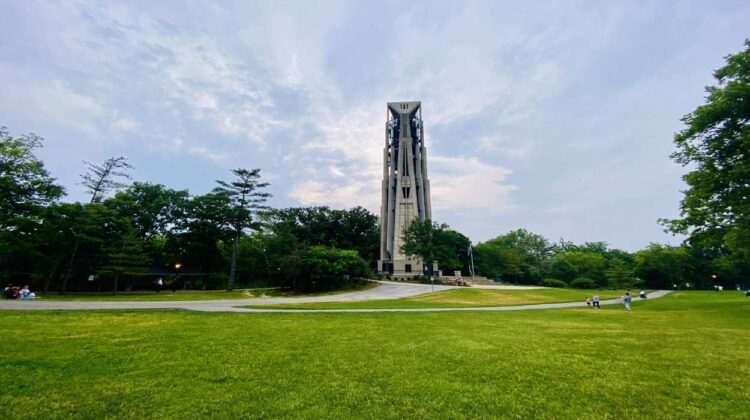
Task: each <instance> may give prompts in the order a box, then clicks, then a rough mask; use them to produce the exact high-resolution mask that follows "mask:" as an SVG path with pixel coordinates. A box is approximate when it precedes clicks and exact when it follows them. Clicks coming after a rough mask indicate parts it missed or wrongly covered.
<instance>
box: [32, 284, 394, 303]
mask: <svg viewBox="0 0 750 420" xmlns="http://www.w3.org/2000/svg"><path fill="white" fill-rule="evenodd" d="M378 286H379V284H378V283H374V282H371V283H366V284H364V285H356V286H352V287H350V288H346V289H339V290H335V291H330V292H322V293H295V292H291V291H282V290H279V289H238V290H233V291H231V292H227V291H226V290H179V289H178V290H177V291H175V292H173V291H172V289H169V288H166V289H163V290H162V291H161V292H159V293H157V292H155V291H143V290H142V291H135V292H119V293H117V294H116V295H115V294H112V293H111V292H110V293H107V292H104V293H75V292H69V293H66V294H64V295H61V294H59V293H56V292H54V293H48V294H40V295H39V300H54V301H113V302H117V301H170V300H174V301H187V300H193V301H194V300H223V299H251V298H263V297H298V296H299V297H309V296H322V295H332V294H339V293H351V292H356V291H360V290H367V289H372V288H374V287H378Z"/></svg>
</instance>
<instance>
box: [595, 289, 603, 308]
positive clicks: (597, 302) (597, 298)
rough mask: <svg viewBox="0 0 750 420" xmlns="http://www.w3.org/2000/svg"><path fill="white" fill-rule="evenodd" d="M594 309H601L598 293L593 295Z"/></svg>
mask: <svg viewBox="0 0 750 420" xmlns="http://www.w3.org/2000/svg"><path fill="white" fill-rule="evenodd" d="M594 308H596V309H601V306H599V293H594Z"/></svg>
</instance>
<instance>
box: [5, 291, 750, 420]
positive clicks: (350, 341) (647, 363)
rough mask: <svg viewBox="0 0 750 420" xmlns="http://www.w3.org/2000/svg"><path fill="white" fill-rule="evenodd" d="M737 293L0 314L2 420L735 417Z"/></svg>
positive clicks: (746, 372) (746, 303)
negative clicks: (397, 307) (361, 309)
mask: <svg viewBox="0 0 750 420" xmlns="http://www.w3.org/2000/svg"><path fill="white" fill-rule="evenodd" d="M749 317H750V299H748V298H745V297H744V296H742V295H741V294H740V293H734V292H721V293H715V292H677V293H674V294H672V295H669V296H666V297H664V298H661V299H658V300H653V301H645V302H644V301H636V302H635V304H634V306H633V312H632V313H627V312H625V310H624V309H623V308H622V306H621V305H614V306H603V307H602V310H601V311H595V310H591V309H586V308H581V309H564V310H539V311H520V312H497V313H492V312H457V313H335V314H334V313H318V314H294V313H292V314H289V313H280V314H252V313H244V314H237V313H192V312H181V311H112V312H94V311H75V312H74V311H71V312H63V311H60V312H12V311H5V312H0V329H2V331H3V335H2V338H1V339H0V355H1V357H0V407H2V409H0V417H2V418H61V417H76V418H105V417H106V418H196V417H214V418H230V417H231V418H240V417H242V418H261V417H263V418H279V417H282V418H283V417H286V418H291V417H303V418H466V417H482V418H487V417H496V418H659V419H664V418H680V419H684V418H701V419H704V418H748V413H750V393H749V392H748V389H750V363H748V361H749V360H750V334H749V333H750V326H749V325H748V322H747V320H748V319H750V318H749Z"/></svg>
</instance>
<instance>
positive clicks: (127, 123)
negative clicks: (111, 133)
mask: <svg viewBox="0 0 750 420" xmlns="http://www.w3.org/2000/svg"><path fill="white" fill-rule="evenodd" d="M139 125H140V124H138V121H136V120H134V119H132V118H128V117H123V118H120V119H118V120H117V121H115V122H114V123H112V129H113V130H116V131H133V130H135V129H136V128H138V126H139Z"/></svg>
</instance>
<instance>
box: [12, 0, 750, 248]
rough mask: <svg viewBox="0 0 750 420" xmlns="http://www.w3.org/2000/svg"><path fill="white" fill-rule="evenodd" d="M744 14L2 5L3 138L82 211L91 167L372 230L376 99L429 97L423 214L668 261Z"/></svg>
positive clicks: (560, 4) (461, 6)
mask: <svg viewBox="0 0 750 420" xmlns="http://www.w3.org/2000/svg"><path fill="white" fill-rule="evenodd" d="M748 22H750V2H747V1H746V0H744V1H731V0H727V1H703V2H696V1H680V2H667V1H660V2H650V1H606V2H602V1H588V2H587V1H583V2H579V1H547V2H542V1H535V2H510V1H507V2H505V1H487V2H474V1H467V2H447V1H425V2H422V1H409V2H403V1H379V2H376V1H353V0H350V1H322V0H321V1H298V2H287V1H278V0H276V1H253V2H249V1H237V2H204V1H188V2H179V3H178V2H172V1H158V2H153V1H133V2H125V1H123V2H110V1H102V2H88V1H85V2H80V1H65V2H62V1H61V2H51V1H50V2H41V1H31V0H29V1H15V0H0V126H6V127H7V128H8V129H9V130H10V132H11V134H13V135H20V134H23V133H28V132H34V133H36V134H38V135H40V136H42V137H44V138H45V143H44V148H43V149H42V150H40V152H39V156H40V158H42V159H43V160H44V162H45V164H46V166H47V167H48V169H49V170H50V171H51V173H52V174H53V176H55V177H56V178H58V180H59V182H60V183H62V184H63V185H64V186H65V187H66V189H67V192H68V197H67V198H66V199H68V200H83V199H84V197H85V192H84V190H83V187H82V186H81V185H79V183H78V182H79V180H80V178H79V175H80V174H81V173H82V172H83V171H84V164H83V161H92V162H101V161H103V160H104V159H106V158H107V157H110V156H120V155H123V156H126V157H127V158H128V159H129V160H130V162H131V163H132V164H133V166H134V167H135V169H134V170H133V171H132V177H133V179H134V180H137V181H148V182H154V183H161V184H164V185H166V186H168V187H170V188H174V189H188V190H189V191H190V192H191V193H193V194H203V193H206V192H209V191H210V190H211V189H212V188H213V187H214V185H215V180H217V179H229V178H231V174H230V170H231V169H233V168H240V167H242V168H262V174H263V177H264V178H265V179H266V180H268V182H270V183H271V186H270V187H269V192H271V193H272V194H273V198H272V200H271V201H270V204H271V205H273V206H275V207H289V206H309V205H328V206H331V207H335V208H351V207H354V206H364V207H366V208H368V209H370V210H371V211H373V212H374V213H376V214H378V213H379V207H380V202H379V201H380V181H381V176H382V164H383V163H382V158H383V146H384V124H385V120H386V102H388V101H412V100H419V101H422V115H423V119H424V124H425V137H426V141H425V143H426V146H427V154H428V165H429V167H428V172H429V178H430V182H431V188H432V208H433V217H434V219H436V220H437V221H440V222H445V223H447V224H449V225H450V226H451V227H452V228H454V229H456V230H458V231H460V232H462V233H464V234H466V235H467V236H469V237H470V238H471V239H472V240H473V241H474V242H475V243H476V242H479V241H485V240H487V239H490V238H493V237H495V236H498V235H500V234H503V233H506V232H508V231H510V230H513V229H517V228H525V229H528V230H530V231H532V232H535V233H540V234H542V235H544V236H546V237H547V238H549V239H551V240H553V241H556V240H559V239H560V238H564V239H565V240H570V241H574V242H584V241H607V242H608V243H609V244H611V246H613V247H617V248H621V249H625V250H631V251H632V250H636V249H640V248H643V247H645V246H647V245H648V244H649V243H650V242H662V243H673V244H677V243H679V242H680V241H681V238H679V237H674V236H671V235H669V234H667V233H664V231H663V228H662V227H661V226H660V225H659V224H658V223H657V219H659V218H674V217H677V216H678V214H679V201H680V199H681V192H680V191H681V190H682V189H684V188H685V186H684V184H683V182H682V181H681V175H682V174H683V173H684V172H685V171H686V168H683V167H680V166H679V165H677V164H675V163H673V162H672V161H671V160H670V158H669V155H670V153H671V152H672V151H673V150H674V147H673V144H672V138H673V136H674V133H675V132H677V131H679V130H680V129H681V127H682V123H681V121H680V118H681V117H682V116H683V115H685V114H687V113H689V112H691V111H692V110H694V109H695V107H696V106H698V105H700V104H701V103H703V102H704V100H705V99H704V98H705V91H704V87H705V86H707V85H710V84H713V78H712V72H713V71H714V70H715V69H717V68H719V67H721V66H722V64H723V63H724V59H723V57H725V56H726V55H727V54H730V53H734V52H737V51H739V50H741V49H742V48H743V41H744V39H745V38H747V37H750V25H748Z"/></svg>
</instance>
